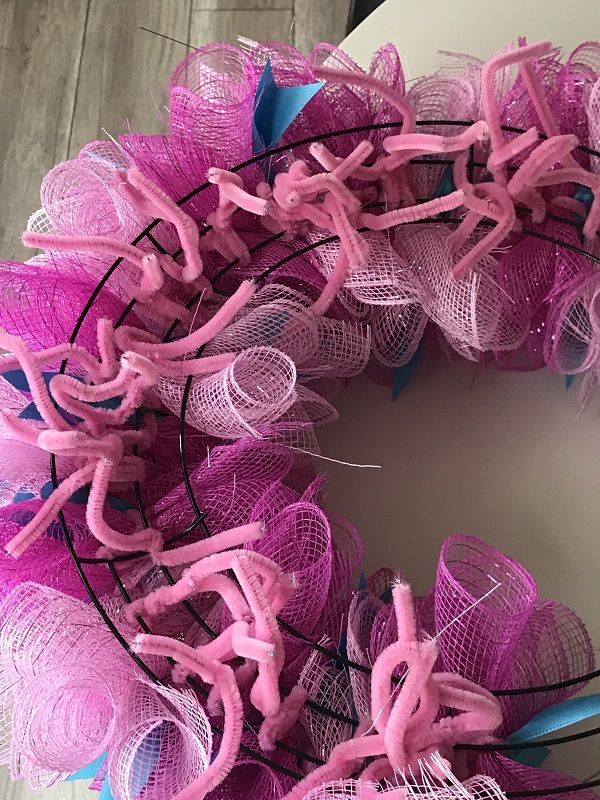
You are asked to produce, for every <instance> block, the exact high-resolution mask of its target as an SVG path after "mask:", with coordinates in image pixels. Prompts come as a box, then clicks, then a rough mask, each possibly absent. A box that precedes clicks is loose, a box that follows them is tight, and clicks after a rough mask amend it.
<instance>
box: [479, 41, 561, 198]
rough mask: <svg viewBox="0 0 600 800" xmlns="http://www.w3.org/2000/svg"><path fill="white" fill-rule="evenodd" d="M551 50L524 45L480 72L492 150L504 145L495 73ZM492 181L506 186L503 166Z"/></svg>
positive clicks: (548, 46)
mask: <svg viewBox="0 0 600 800" xmlns="http://www.w3.org/2000/svg"><path fill="white" fill-rule="evenodd" d="M550 49H551V44H550V42H549V41H542V42H537V43H536V44H530V45H526V46H525V47H521V48H520V49H518V50H509V51H508V52H506V53H500V54H499V55H497V56H494V57H493V58H491V59H490V60H489V61H487V62H486V63H485V64H484V65H483V67H482V70H481V100H482V104H483V112H484V114H485V119H486V121H487V124H488V126H489V132H490V141H491V146H492V150H494V151H495V150H500V149H502V148H503V147H504V145H505V139H504V133H503V132H502V127H501V120H500V111H499V110H498V102H497V100H496V83H495V80H496V72H498V70H500V69H503V68H504V67H507V66H511V65H512V64H521V63H523V62H525V61H532V60H534V59H536V58H539V57H540V56H543V55H545V54H546V53H548V52H549V51H550ZM492 175H493V177H494V180H495V181H497V182H498V183H499V184H500V186H505V185H506V171H505V169H504V165H499V166H498V167H495V169H494V170H493V171H492Z"/></svg>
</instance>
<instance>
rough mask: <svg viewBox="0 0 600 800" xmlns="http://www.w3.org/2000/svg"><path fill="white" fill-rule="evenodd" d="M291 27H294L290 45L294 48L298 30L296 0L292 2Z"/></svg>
mask: <svg viewBox="0 0 600 800" xmlns="http://www.w3.org/2000/svg"><path fill="white" fill-rule="evenodd" d="M292 25H293V26H294V30H293V34H294V41H293V42H291V44H293V45H294V47H296V37H297V35H298V28H297V27H296V0H292Z"/></svg>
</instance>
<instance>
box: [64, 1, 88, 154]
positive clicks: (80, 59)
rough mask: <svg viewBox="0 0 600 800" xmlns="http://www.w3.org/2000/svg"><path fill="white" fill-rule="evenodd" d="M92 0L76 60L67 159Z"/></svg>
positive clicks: (69, 150) (86, 13) (68, 150)
mask: <svg viewBox="0 0 600 800" xmlns="http://www.w3.org/2000/svg"><path fill="white" fill-rule="evenodd" d="M91 2H92V0H87V2H86V6H85V17H84V20H83V34H82V36H81V49H80V51H79V61H78V62H77V77H76V79H75V92H74V94H73V108H72V109H71V122H70V124H69V138H68V140H67V152H66V153H65V156H64V157H65V159H68V158H69V156H70V155H71V140H72V138H73V123H74V121H75V109H76V107H77V98H78V96H79V81H80V79H81V65H82V63H83V51H84V49H85V40H86V36H87V27H88V20H89V16H90V3H91Z"/></svg>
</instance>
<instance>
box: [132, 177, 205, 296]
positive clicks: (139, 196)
mask: <svg viewBox="0 0 600 800" xmlns="http://www.w3.org/2000/svg"><path fill="white" fill-rule="evenodd" d="M124 177H125V182H124V183H123V184H122V185H121V187H120V188H121V191H122V193H123V194H124V196H125V197H126V198H127V200H128V201H129V202H130V203H131V205H132V206H133V207H134V208H137V209H138V210H140V211H141V212H142V213H143V214H145V215H146V216H148V217H158V218H159V219H164V220H166V221H168V222H171V223H172V224H173V225H174V226H175V229H176V230H177V235H178V236H179V241H180V242H181V247H182V249H183V253H184V256H185V266H184V267H183V269H182V270H181V278H182V280H183V281H184V282H185V283H189V282H191V281H194V280H196V278H198V277H200V275H201V274H202V269H203V265H202V259H201V258H200V246H199V241H200V239H199V234H198V226H197V225H196V223H195V222H194V220H193V219H192V218H191V217H190V216H189V215H188V214H186V213H185V212H184V211H183V210H182V209H181V208H180V207H179V206H178V205H177V203H175V202H173V200H171V198H170V197H169V196H168V195H167V194H166V193H165V192H163V190H162V189H161V188H160V187H158V186H157V185H156V184H155V183H154V182H153V181H151V180H150V179H149V178H147V177H146V176H145V175H144V174H143V173H142V172H141V171H140V170H139V169H138V168H137V167H130V168H129V169H128V170H127V173H126V174H125V176H124Z"/></svg>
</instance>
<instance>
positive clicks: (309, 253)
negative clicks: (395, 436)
mask: <svg viewBox="0 0 600 800" xmlns="http://www.w3.org/2000/svg"><path fill="white" fill-rule="evenodd" d="M559 55H560V53H559V51H557V50H555V49H552V48H551V46H550V45H549V43H546V42H541V43H538V44H534V45H527V44H525V42H524V41H520V42H519V43H518V44H517V45H516V46H515V47H509V48H507V49H506V50H504V51H502V52H501V53H500V54H498V55H496V56H495V57H494V58H492V59H491V60H490V61H489V62H487V63H485V64H484V63H480V62H479V61H477V60H476V59H473V58H468V57H463V56H460V57H456V59H455V63H454V66H453V68H452V69H450V70H448V71H445V72H438V73H436V74H434V75H431V76H428V77H424V78H422V79H420V80H417V81H415V82H413V83H412V84H411V87H410V89H407V87H406V86H405V83H404V77H403V72H402V66H401V64H400V60H399V58H398V54H397V53H396V51H395V50H394V48H392V47H391V46H386V47H384V48H382V49H381V50H379V51H378V53H377V54H376V55H375V57H374V59H373V62H372V65H371V68H370V70H369V72H367V73H365V72H363V71H361V70H360V69H359V68H358V67H357V65H355V64H354V63H353V62H352V61H351V60H350V59H349V58H348V57H347V56H346V55H345V54H344V53H342V52H340V51H339V50H337V49H335V48H333V47H330V46H329V45H319V46H318V47H317V48H316V49H315V50H314V51H313V53H312V54H311V56H310V57H309V58H308V59H306V58H305V57H303V56H302V55H301V54H300V53H299V52H298V51H296V50H295V49H294V48H293V47H290V46H286V45H282V44H279V43H268V44H256V45H255V46H253V47H251V48H250V50H249V52H245V51H243V50H239V49H236V48H234V47H229V46H226V45H211V46H208V47H205V48H201V49H200V50H197V51H195V52H193V53H192V54H191V55H189V56H188V57H187V58H186V59H185V60H184V61H183V62H182V64H180V65H179V66H178V67H177V68H176V70H175V72H174V73H173V76H172V79H171V85H170V125H171V130H170V133H169V134H167V135H157V136H145V135H141V134H129V135H125V136H121V137H120V140H119V142H118V143H117V142H114V143H111V142H92V143H91V144H89V145H87V146H86V147H84V148H83V150H82V151H81V152H80V154H79V156H78V157H77V158H76V159H74V160H71V161H67V162H64V163H62V164H59V165H58V166H56V167H55V168H54V169H53V170H52V171H51V172H50V173H49V174H48V175H47V177H46V178H45V179H44V181H43V184H42V189H41V199H42V208H41V210H40V211H39V212H37V213H35V214H34V215H33V216H32V217H31V219H30V221H29V225H28V229H27V231H26V232H25V233H24V234H23V241H24V243H25V244H26V245H30V246H32V247H36V248H40V249H42V250H43V251H44V253H43V254H42V255H38V256H35V257H34V258H32V259H31V260H30V261H28V262H27V263H25V264H17V263H12V262H3V264H2V272H1V276H0V282H1V301H2V302H1V307H0V316H1V319H0V323H1V325H2V331H1V335H0V346H1V347H3V348H4V350H5V351H6V352H5V355H4V356H3V357H2V362H1V368H2V377H1V378H0V385H1V391H2V408H3V410H2V412H0V415H1V419H2V430H3V432H2V436H3V439H4V441H3V446H2V484H1V487H2V506H1V508H0V519H1V521H2V524H1V527H0V532H1V537H2V544H3V548H4V550H5V551H6V552H5V554H4V555H2V557H1V558H0V574H1V576H2V581H1V588H0V676H1V680H0V685H1V691H0V699H1V704H2V712H3V714H2V720H3V733H2V739H1V742H2V744H1V746H0V757H1V761H2V762H3V763H5V764H7V765H8V766H9V767H10V771H11V774H12V777H13V778H14V779H17V778H21V779H25V780H27V781H28V782H29V784H30V785H31V786H33V787H44V786H49V785H51V784H54V783H56V782H59V781H62V780H68V779H76V778H88V782H89V783H91V788H93V789H96V790H98V791H100V792H101V797H102V798H108V797H114V798H115V800H171V799H173V798H177V800H200V798H204V797H210V798H215V800H216V798H219V800H225V799H227V800H229V798H231V799H232V800H233V798H239V797H242V796H245V797H249V798H257V800H262V799H263V798H264V799H265V800H267V798H269V799H271V798H274V800H277V798H287V799H288V800H290V799H291V798H293V799H294V800H301V799H302V798H304V800H309V799H310V800H326V799H328V800H344V799H346V800H349V798H357V799H358V798H360V799H361V800H375V799H376V798H379V797H380V796H384V795H385V796H386V797H389V798H390V800H394V798H398V799H399V798H402V799H403V800H404V798H407V797H408V798H409V797H411V796H414V795H427V796H430V797H431V798H432V800H433V798H444V800H446V799H448V800H450V799H451V798H454V797H465V796H466V797H468V798H470V797H477V798H479V797H485V798H493V799H494V800H504V798H506V797H508V798H516V797H527V796H544V795H551V794H559V793H561V792H569V794H570V796H575V795H576V796H577V800H591V798H593V797H595V795H593V793H592V792H591V791H590V787H591V786H592V785H594V782H593V781H592V782H590V781H588V782H587V783H586V782H584V783H580V784H577V782H576V780H577V779H574V778H570V777H569V776H565V775H561V774H558V773H556V772H552V771H549V770H544V769H541V768H539V767H536V766H531V763H526V762H527V759H526V758H523V757H522V753H525V752H526V751H527V747H528V744H527V743H525V744H522V742H523V741H525V742H526V738H524V737H521V738H519V736H518V735H517V736H515V732H518V731H519V730H520V729H521V728H522V726H523V725H524V724H525V723H526V722H527V721H528V720H531V719H532V718H533V717H536V715H538V714H539V712H541V711H543V710H544V709H547V708H549V707H552V706H554V705H555V704H557V703H558V702H563V701H565V700H566V699H567V698H568V697H570V695H572V694H574V693H575V692H577V691H578V690H579V689H581V688H582V686H583V685H584V684H585V682H586V680H588V679H589V678H591V677H594V676H595V675H596V674H597V673H596V672H595V664H594V654H593V649H592V646H591V643H590V641H589V637H588V635H587V633H586V630H585V628H584V625H583V623H582V622H581V621H580V620H579V619H578V617H577V616H576V615H575V614H574V613H573V612H572V611H570V610H569V609H568V608H565V607H564V606H562V605H561V604H560V603H557V602H554V601H551V600H545V599H540V598H539V597H538V596H537V592H536V586H535V583H534V581H533V579H532V577H531V576H530V575H529V574H528V572H527V571H526V570H525V569H524V567H522V566H521V565H520V564H518V563H516V562H515V561H513V560H511V559H510V558H509V557H507V556H505V555H503V554H501V553H499V552H497V551H496V550H494V549H493V548H491V547H490V546H488V545H487V544H485V543H483V542H481V541H479V540H477V539H474V538H470V537H466V536H453V537H451V538H450V539H448V540H447V542H446V543H445V545H444V546H443V548H442V551H441V554H440V558H439V566H438V570H437V576H436V580H435V585H434V586H433V588H432V589H431V591H430V592H429V593H428V594H427V595H426V596H425V597H420V598H415V599H413V598H412V596H411V592H410V589H409V588H408V585H407V584H406V583H405V582H404V579H403V578H402V576H400V575H399V574H398V573H397V572H395V571H392V570H391V569H387V568H384V569H381V570H380V571H378V572H376V573H375V574H374V575H372V576H371V577H369V578H368V579H365V580H363V581H361V584H360V586H359V588H358V590H355V589H354V582H353V581H354V577H353V576H354V573H355V570H356V568H357V566H358V565H359V563H360V561H361V556H362V544H361V539H360V537H359V535H358V533H357V531H356V530H355V529H354V528H353V526H352V525H351V524H350V523H349V522H348V521H347V520H346V519H343V518H341V517H338V516H336V515H333V514H332V513H330V512H328V511H327V509H326V508H325V507H324V505H323V490H324V486H325V481H326V478H325V476H324V475H321V474H317V473H316V472H315V469H314V464H315V461H314V460H313V458H312V456H313V455H318V454H319V448H318V442H317V438H316V434H315V430H316V428H317V427H318V426H319V425H323V424H326V423H328V422H330V421H332V420H334V419H335V418H336V411H335V409H334V407H333V406H332V404H331V401H332V399H333V397H334V395H335V392H336V391H337V389H338V388H339V387H340V385H341V384H342V383H343V382H344V380H346V379H348V378H350V377H352V376H354V375H357V374H359V373H361V372H363V371H366V372H367V373H368V374H369V375H371V376H372V377H373V378H374V379H376V380H387V379H389V377H390V376H391V375H392V373H393V371H394V370H398V369H401V368H402V367H403V366H404V365H406V364H408V363H410V361H411V359H412V358H413V356H414V354H415V352H416V350H417V348H418V347H419V343H420V341H421V339H422V337H423V336H424V334H425V333H426V329H427V335H428V336H431V337H433V338H437V340H438V342H439V343H440V344H441V346H442V347H443V348H444V349H445V350H446V351H447V352H448V353H449V354H452V353H458V354H460V355H461V356H462V357H464V358H467V359H471V360H473V361H484V360H485V361H494V362H496V363H497V364H498V365H499V366H500V367H502V368H506V369H519V370H530V369H537V368H540V367H543V366H547V367H549V368H551V369H553V370H555V371H557V372H560V373H564V374H566V375H572V374H575V373H583V375H584V378H583V389H582V392H583V394H582V403H585V402H586V401H587V399H588V397H589V394H590V391H591V390H592V389H593V387H594V384H595V383H596V382H597V380H598V376H599V374H600V360H599V355H600V302H599V298H600V294H599V292H600V272H599V270H598V266H597V265H598V263H600V258H599V253H600V248H599V247H598V228H599V224H600V170H599V165H600V160H599V159H600V156H599V154H598V153H597V152H596V151H595V150H594V148H598V142H599V137H600V81H599V64H600V46H599V45H597V44H591V43H590V44H584V45H582V46H581V47H579V48H578V49H577V50H575V51H574V52H573V53H572V54H571V55H570V56H569V57H568V58H567V59H566V60H565V61H562V62H561V61H560V60H559ZM299 87H304V88H303V89H302V90H300V88H299ZM265 97H267V98H268V102H267V103H266V102H265V100H264V98H265ZM299 97H300V98H304V99H301V100H299ZM309 97H310V99H308V98H309ZM307 100H308V102H307ZM290 107H293V108H294V113H293V114H291V115H290V119H289V120H287V122H286V123H285V124H284V125H283V126H282V125H281V119H280V118H279V119H276V117H277V115H276V114H275V112H274V109H276V108H277V109H279V111H278V114H279V117H281V114H283V116H285V113H288V114H289V109H290ZM282 108H283V109H284V111H283V112H282V111H281V109H282ZM285 109H287V111H285ZM288 123H289V124H288ZM278 125H279V126H280V128H281V130H277V126H278ZM316 463H318V462H316ZM584 735H585V734H584ZM567 738H568V737H567ZM558 741H560V739H559V740H558ZM519 742H520V743H521V744H517V743H519ZM537 746H538V745H537V743H536V742H534V743H533V745H531V744H529V747H533V748H537ZM517 747H518V748H519V749H521V748H522V753H521V755H520V754H519V753H517V752H516V750H515V748H517Z"/></svg>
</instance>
